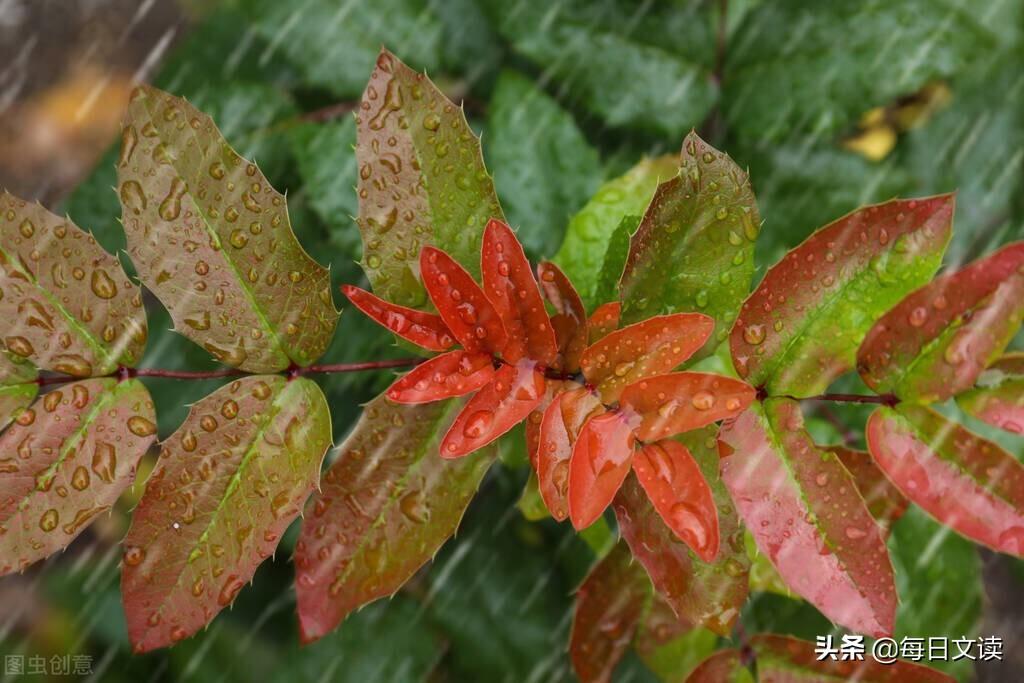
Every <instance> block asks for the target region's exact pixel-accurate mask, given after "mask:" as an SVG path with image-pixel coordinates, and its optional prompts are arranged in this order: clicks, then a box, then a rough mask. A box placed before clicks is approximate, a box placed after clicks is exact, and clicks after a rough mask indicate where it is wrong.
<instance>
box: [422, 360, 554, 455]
mask: <svg viewBox="0 0 1024 683" xmlns="http://www.w3.org/2000/svg"><path fill="white" fill-rule="evenodd" d="M543 397H544V373H543V372H541V370H540V368H539V367H538V366H537V364H536V363H533V362H530V361H519V363H517V364H516V365H504V366H502V368H501V369H500V370H498V372H496V373H495V375H494V379H493V380H492V381H491V383H490V384H488V385H487V386H485V387H484V388H483V389H481V390H480V391H479V392H477V394H476V395H475V396H473V398H471V399H469V402H468V403H467V404H466V407H465V408H463V409H462V412H461V413H459V416H458V417H457V418H455V422H454V423H453V424H452V426H451V428H450V429H449V430H448V433H447V434H445V436H444V441H442V442H441V457H443V458H460V457H462V456H464V455H468V454H470V453H472V452H473V451H475V450H478V449H480V448H483V447H484V446H486V445H487V444H489V443H491V442H492V441H494V440H495V439H497V438H498V437H499V436H501V435H502V434H504V433H505V432H507V431H508V430H510V429H512V428H513V427H514V426H516V424H518V423H519V421H520V420H522V419H524V418H525V417H526V416H527V415H529V414H530V411H532V410H533V409H534V408H535V407H536V406H537V404H538V403H540V401H541V399H542V398H543Z"/></svg>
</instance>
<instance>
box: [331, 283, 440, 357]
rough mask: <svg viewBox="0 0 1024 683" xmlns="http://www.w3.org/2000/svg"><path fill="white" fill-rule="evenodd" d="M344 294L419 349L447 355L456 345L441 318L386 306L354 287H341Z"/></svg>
mask: <svg viewBox="0 0 1024 683" xmlns="http://www.w3.org/2000/svg"><path fill="white" fill-rule="evenodd" d="M341 291H342V292H344V293H345V296H346V297H348V300H349V301H351V302H352V305H353V306H355V307H356V308H358V309H359V310H360V311H362V312H363V313H365V314H366V315H368V316H369V317H370V318H372V319H373V320H375V321H377V322H378V323H380V324H381V325H383V326H384V327H386V328H387V329H389V330H391V332H393V333H394V334H396V335H398V336H399V337H401V338H402V339H405V340H406V341H410V342H412V343H413V344H416V345H417V346H419V347H420V348H424V349H427V350H428V351H445V350H447V349H449V348H451V346H452V345H453V344H454V343H455V338H454V337H453V336H452V333H451V330H449V329H448V326H447V325H446V324H445V322H444V320H443V319H442V318H441V316H439V315H435V314H433V313H426V312H424V311H417V310H416V309H414V308H406V307H405V306H399V305H397V304H393V303H390V302H387V301H385V300H384V299H381V298H378V297H376V296H374V295H373V294H370V293H369V292H367V291H366V290H363V289H359V288H358V287H354V286H352V285H342V286H341Z"/></svg>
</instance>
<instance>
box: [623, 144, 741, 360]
mask: <svg viewBox="0 0 1024 683" xmlns="http://www.w3.org/2000/svg"><path fill="white" fill-rule="evenodd" d="M760 229H761V217H760V215H759V214H758V212H757V202H756V201H755V200H754V192H753V190H752V189H751V187H750V179H749V178H748V177H747V174H746V173H745V172H744V171H743V170H742V169H741V168H740V167H739V166H737V165H736V163H735V162H733V160H732V159H730V158H729V156H728V155H726V154H723V153H722V152H719V151H718V150H717V149H715V148H714V147H712V146H711V145H709V144H707V143H706V142H704V141H703V140H701V139H700V137H699V136H698V135H697V134H696V133H693V132H691V133H690V134H689V135H687V136H686V140H685V141H684V142H683V150H682V155H681V157H680V169H679V175H677V176H676V177H675V178H672V179H671V180H668V181H666V182H664V183H662V184H661V185H659V186H658V190H657V192H655V193H654V198H653V199H652V200H651V204H650V206H649V207H647V212H646V213H645V214H644V217H643V220H641V221H640V226H639V227H638V228H637V230H636V232H635V233H634V234H633V237H632V239H631V240H630V245H629V257H628V259H627V260H626V266H625V269H624V270H623V272H622V279H621V280H620V283H619V296H620V298H621V299H622V320H623V322H625V323H631V322H636V321H638V320H642V319H644V318H648V317H650V316H652V315H658V314H664V313H676V312H678V311H700V312H702V313H705V314H707V315H709V316H711V317H712V318H713V319H714V321H715V330H716V332H717V334H716V335H715V336H714V341H713V344H714V345H717V344H718V342H721V341H723V340H724V339H725V338H726V335H727V334H728V329H729V327H730V326H731V325H732V322H733V320H735V319H736V314H737V313H738V312H739V308H740V304H741V303H742V301H743V298H744V297H745V296H746V295H747V293H748V292H749V291H750V280H751V278H752V277H753V274H754V241H755V240H756V239H757V235H758V232H759V231H760Z"/></svg>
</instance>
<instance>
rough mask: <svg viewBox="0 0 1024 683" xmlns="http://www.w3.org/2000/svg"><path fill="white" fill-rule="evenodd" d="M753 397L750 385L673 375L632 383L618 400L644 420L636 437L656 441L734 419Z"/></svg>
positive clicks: (697, 375) (714, 377) (697, 374)
mask: <svg viewBox="0 0 1024 683" xmlns="http://www.w3.org/2000/svg"><path fill="white" fill-rule="evenodd" d="M756 395H757V392H756V391H754V388H753V387H751V386H750V385H749V384H746V383H744V382H740V381H739V380H735V379H732V378H729V377H723V376H721V375H712V374H705V373H701V372H674V373H670V374H667V375H658V376H656V377H648V378H647V379H644V380H641V381H639V382H637V383H636V384H631V385H630V386H628V387H626V389H625V391H623V392H622V396H621V397H620V398H619V400H620V402H621V403H622V405H624V406H629V407H630V408H632V409H633V410H635V411H636V412H637V413H639V414H640V416H641V417H642V418H643V422H642V423H641V424H640V426H639V427H638V428H637V430H636V435H637V438H638V439H640V440H641V441H657V440H659V439H664V438H666V437H669V436H673V435H675V434H682V433H683V432H688V431H690V430H692V429H698V428H700V427H703V426H705V425H708V424H710V423H712V422H717V421H718V420H722V419H725V418H729V417H735V416H736V415H739V414H740V413H741V412H743V411H744V410H746V408H747V406H749V405H750V403H751V402H752V401H753V400H754V398H755V397H756Z"/></svg>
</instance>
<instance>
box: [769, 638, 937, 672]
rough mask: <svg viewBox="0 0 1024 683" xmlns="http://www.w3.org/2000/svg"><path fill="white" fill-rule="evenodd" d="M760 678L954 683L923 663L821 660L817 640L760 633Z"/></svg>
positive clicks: (867, 659) (866, 658)
mask: <svg viewBox="0 0 1024 683" xmlns="http://www.w3.org/2000/svg"><path fill="white" fill-rule="evenodd" d="M750 645H751V647H752V648H753V651H754V652H753V654H754V659H755V661H756V662H757V672H758V677H759V679H760V680H764V681H775V680H786V679H789V680H794V679H796V680H801V679H803V680H808V681H814V680H818V681H850V680H857V681H865V682H867V681H872V682H874V681H878V682H879V683H882V682H885V681H900V683H954V681H953V680H952V679H951V678H950V677H949V676H946V675H945V674H942V673H940V672H938V671H935V670H934V669H930V668H928V667H926V666H922V665H920V664H914V663H911V662H907V661H902V660H896V661H894V662H886V663H884V664H883V663H882V662H879V661H877V660H875V659H873V658H871V657H865V658H864V660H862V661H859V660H846V661H842V660H841V661H833V660H831V659H824V660H822V659H820V658H819V656H818V654H817V652H816V646H815V644H814V643H811V642H809V641H806V640H799V639H797V638H792V637H789V636H778V635H774V634H759V635H756V636H754V637H753V638H751V643H750Z"/></svg>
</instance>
